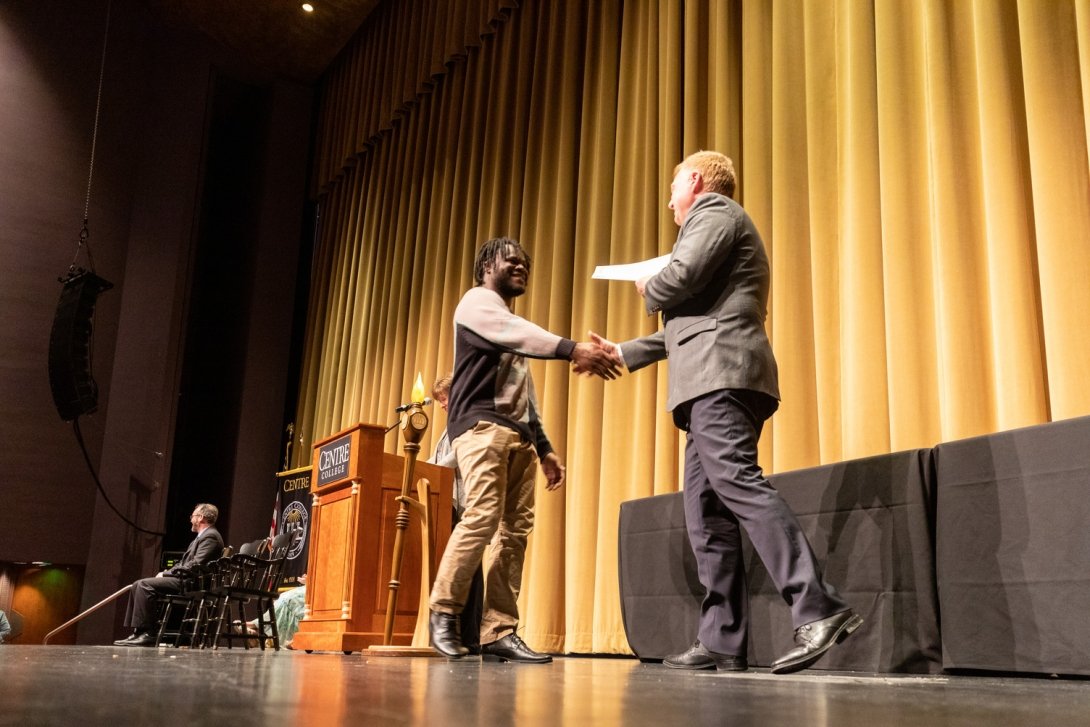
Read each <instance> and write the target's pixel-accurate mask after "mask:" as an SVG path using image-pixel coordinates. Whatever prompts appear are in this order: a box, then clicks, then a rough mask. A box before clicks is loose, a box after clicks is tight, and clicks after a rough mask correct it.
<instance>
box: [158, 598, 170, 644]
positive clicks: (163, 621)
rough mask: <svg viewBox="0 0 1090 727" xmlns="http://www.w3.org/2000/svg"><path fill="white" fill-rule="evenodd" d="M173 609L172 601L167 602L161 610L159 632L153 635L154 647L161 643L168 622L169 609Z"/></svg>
mask: <svg viewBox="0 0 1090 727" xmlns="http://www.w3.org/2000/svg"><path fill="white" fill-rule="evenodd" d="M173 607H174V603H173V602H172V601H167V602H166V605H165V606H164V607H163V608H162V611H161V614H162V615H161V616H160V618H159V630H158V631H157V632H156V634H155V645H156V646H158V645H159V644H161V643H163V631H164V630H165V629H166V627H167V621H169V620H170V613H171V609H172V608H173Z"/></svg>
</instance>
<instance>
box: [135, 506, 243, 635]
mask: <svg viewBox="0 0 1090 727" xmlns="http://www.w3.org/2000/svg"><path fill="white" fill-rule="evenodd" d="M219 514H220V511H219V509H218V508H217V507H216V506H215V505H209V504H207V503H202V504H200V505H197V507H196V508H194V510H193V514H192V515H190V516H189V523H190V525H191V526H192V529H193V532H195V533H196V534H197V537H195V538H194V539H193V542H192V543H190V544H189V547H188V548H187V549H186V551H185V554H184V555H182V559H181V560H180V561H178V562H177V563H176V564H175V565H174V566H173V567H171V568H169V569H167V570H165V571H162V572H160V573H159V574H158V575H156V576H155V577H154V578H141V579H140V580H138V581H136V582H135V583H133V584H132V590H131V591H130V593H129V607H128V610H127V611H126V613H125V625H126V626H129V627H130V628H132V629H133V632H132V635H131V636H129V637H127V638H124V639H118V640H117V641H115V642H114V645H115V646H154V645H155V639H156V634H155V633H154V631H155V630H156V628H157V619H158V609H157V608H156V605H157V597H158V596H159V595H161V594H167V593H181V592H182V577H183V576H184V575H185V572H186V571H187V570H188V569H190V568H192V567H193V566H195V565H200V564H202V563H208V562H209V561H213V560H215V559H216V558H219V557H220V556H221V555H222V554H223V538H222V537H220V534H219V531H218V530H216V528H215V527H214V526H215V524H216V520H217V518H219Z"/></svg>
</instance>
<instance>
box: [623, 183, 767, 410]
mask: <svg viewBox="0 0 1090 727" xmlns="http://www.w3.org/2000/svg"><path fill="white" fill-rule="evenodd" d="M769 277H770V276H769V266H768V256H767V255H766V254H765V248H764V243H763V242H761V236H760V235H759V234H758V233H757V228H756V227H755V226H754V224H753V221H752V220H751V219H750V218H749V215H747V214H746V212H745V210H743V209H742V207H741V206H740V205H738V203H737V202H735V201H733V200H731V199H728V198H727V197H724V196H723V195H721V194H715V193H705V194H702V195H700V196H699V197H698V198H697V200H696V201H695V202H694V203H693V206H692V207H691V208H690V209H689V214H688V216H687V217H686V218H685V223H684V224H683V225H682V226H681V229H680V230H679V231H678V236H677V242H675V243H674V249H673V252H672V253H671V256H670V262H669V263H668V264H667V265H666V267H665V268H663V269H662V270H661V271H660V272H659V273H657V274H656V275H654V276H653V277H651V278H650V279H649V280H648V281H647V287H646V289H645V291H644V300H645V303H646V305H647V312H648V313H655V312H658V311H661V312H662V321H663V330H660V331H658V332H657V333H653V334H651V335H650V336H645V337H643V338H636V339H633V340H631V341H626V342H624V343H622V344H621V353H622V354H623V355H624V359H625V364H626V365H627V366H628V368H629V370H630V371H635V370H637V369H640V368H642V367H644V366H647V365H649V364H652V363H654V362H656V361H661V360H662V359H663V358H667V357H668V358H669V359H670V373H669V385H668V389H667V392H668V395H667V402H666V405H667V409H668V410H670V411H673V410H674V409H675V408H676V407H677V406H679V405H680V404H684V403H685V402H687V401H690V400H692V399H695V398H696V397H698V396H702V395H704V394H707V393H710V392H712V391H718V390H720V389H750V390H752V391H760V392H762V393H765V394H768V395H769V396H772V397H774V398H776V399H779V398H780V389H779V383H778V374H777V369H776V359H775V357H774V356H773V354H772V346H771V345H770V344H769V342H768V336H767V335H766V334H765V328H764V323H765V316H766V314H767V306H768V286H769Z"/></svg>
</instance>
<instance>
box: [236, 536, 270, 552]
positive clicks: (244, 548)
mask: <svg viewBox="0 0 1090 727" xmlns="http://www.w3.org/2000/svg"><path fill="white" fill-rule="evenodd" d="M264 544H265V538H258V539H257V540H253V541H251V542H249V543H243V544H242V545H240V546H239V548H238V554H239V555H258V554H259V553H260V552H261V546H263V545H264Z"/></svg>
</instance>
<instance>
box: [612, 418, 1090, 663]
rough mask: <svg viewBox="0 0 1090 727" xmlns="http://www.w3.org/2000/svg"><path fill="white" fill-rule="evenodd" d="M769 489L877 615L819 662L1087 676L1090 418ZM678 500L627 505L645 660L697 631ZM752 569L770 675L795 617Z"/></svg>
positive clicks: (852, 595) (860, 463)
mask: <svg viewBox="0 0 1090 727" xmlns="http://www.w3.org/2000/svg"><path fill="white" fill-rule="evenodd" d="M770 480H771V481H772V483H773V485H775V487H776V488H777V489H778V490H779V491H780V493H781V494H782V495H783V497H784V499H785V500H786V501H787V502H788V504H789V505H790V506H791V508H792V509H793V510H794V511H795V512H796V513H797V514H798V516H799V520H800V521H801V523H802V526H803V529H804V530H805V531H806V534H807V536H808V537H809V538H810V541H811V543H812V544H813V546H814V550H815V551H816V552H817V554H818V557H819V559H820V560H821V561H822V562H823V563H825V568H826V577H827V579H828V580H829V582H831V583H832V584H834V585H835V586H836V587H837V588H838V590H840V591H841V593H842V594H843V595H844V596H845V597H846V598H847V600H848V602H849V603H851V604H852V606H853V607H854V608H856V609H857V610H858V611H859V612H860V613H861V614H862V615H863V616H865V617H866V623H865V624H864V626H863V628H862V629H860V631H859V632H857V634H856V635H855V636H853V637H852V638H851V639H850V640H849V641H847V642H845V644H844V645H843V646H841V647H838V648H837V649H834V650H833V651H832V652H830V653H829V655H828V656H827V657H826V658H825V659H823V660H822V661H821V662H819V663H818V667H817V668H821V669H839V670H859V671H871V672H908V673H919V672H937V671H941V670H943V669H948V670H949V669H990V670H998V671H1004V672H1031V673H1044V674H1065V675H1090V417H1082V418H1079V419H1072V420H1067V421H1061V422H1054V423H1050V424H1043V425H1040V426H1035V427H1028V428H1025V429H1019V430H1015V431H1009V432H1000V433H997V434H991V435H988V436H984V437H975V438H972V439H966V440H961V441H957V442H950V443H947V444H942V445H940V446H938V447H936V448H934V449H930V450H916V451H911V452H899V453H895V454H890V455H883V456H879V457H870V458H866V459H860V460H853V461H850V462H844V463H841V464H836V465H830V466H825V467H815V468H812V469H806V470H799V471H796V472H788V473H784V474H779V475H774V476H772V477H771V478H770ZM681 497H682V495H681V493H674V494H670V495H660V496H658V497H651V498H645V499H642V500H634V501H631V502H626V503H624V504H623V505H622V506H621V515H620V587H621V609H622V613H623V616H624V624H625V630H626V633H627V635H628V639H629V644H630V645H631V647H632V650H633V651H634V652H635V653H636V654H637V655H638V656H639V657H640V658H642V659H649V660H650V659H661V658H662V657H664V656H665V655H667V654H670V653H672V652H675V651H681V650H683V649H685V648H686V647H687V646H688V645H689V644H690V643H691V642H692V639H693V638H694V634H695V633H696V622H697V615H698V612H699V608H700V599H701V596H702V589H701V587H700V584H699V583H698V582H697V579H696V569H695V560H694V558H693V554H692V551H691V549H690V548H689V544H688V538H687V537H686V534H685V516H684V511H683V508H682V502H681ZM746 567H747V570H748V584H749V588H750V594H751V604H752V613H751V640H750V646H749V658H750V661H751V663H754V664H757V665H761V666H764V665H768V663H769V662H770V661H771V660H772V659H774V658H775V657H776V656H778V655H779V654H780V653H782V652H783V651H785V650H786V649H787V648H789V647H790V645H791V635H792V624H791V622H790V612H789V611H788V609H787V607H786V605H785V604H784V603H783V601H782V599H781V598H780V596H779V594H777V593H776V592H775V590H774V588H773V587H772V584H771V583H770V582H769V579H768V575H767V573H766V572H765V570H764V567H763V566H762V565H761V564H760V561H759V560H758V559H756V558H755V557H754V556H753V553H752V551H751V550H749V551H747V557H746ZM940 623H941V638H940V630H939V625H940Z"/></svg>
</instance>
